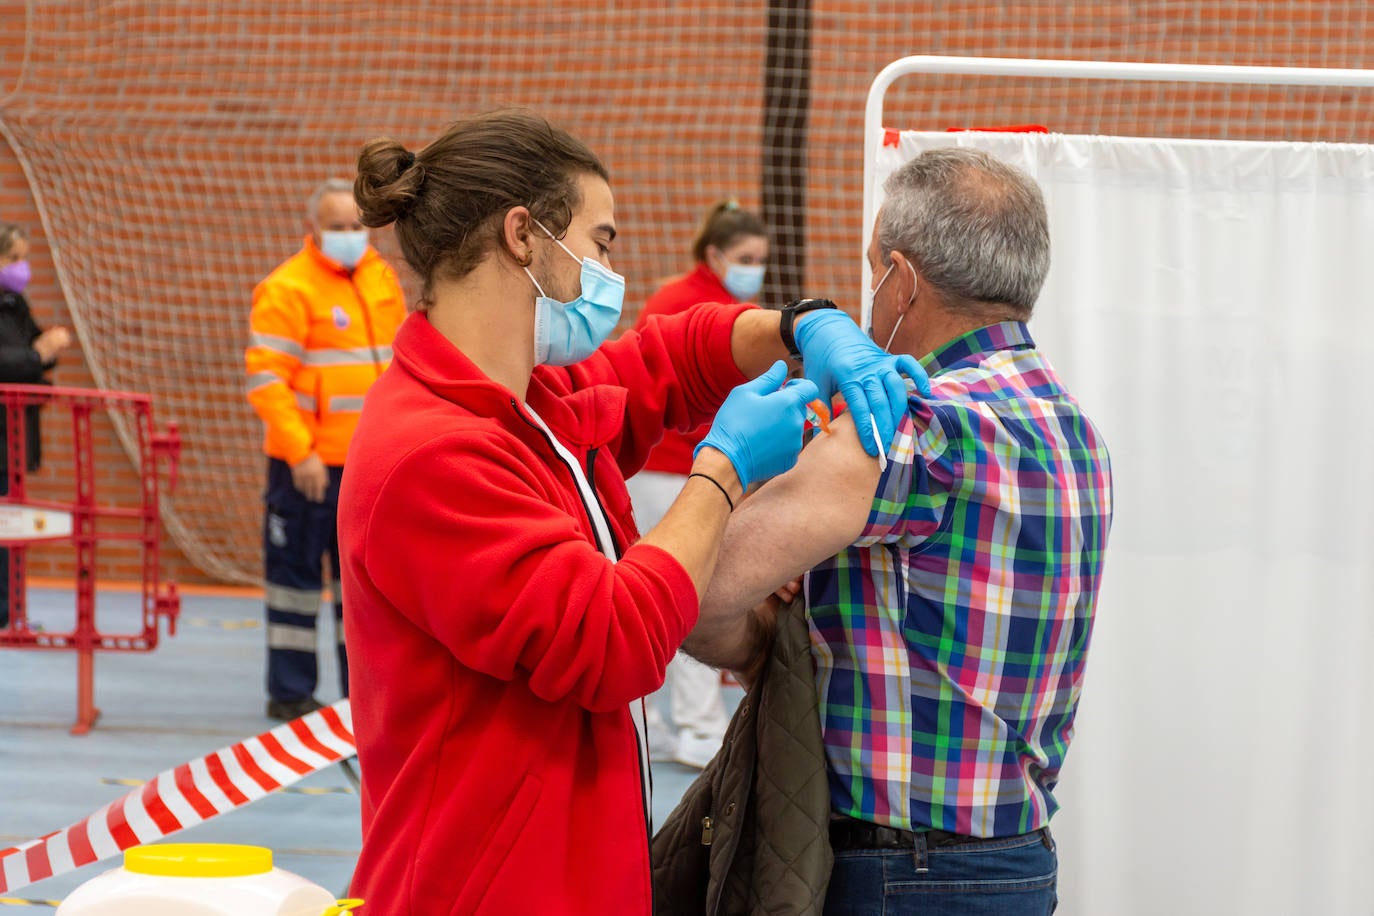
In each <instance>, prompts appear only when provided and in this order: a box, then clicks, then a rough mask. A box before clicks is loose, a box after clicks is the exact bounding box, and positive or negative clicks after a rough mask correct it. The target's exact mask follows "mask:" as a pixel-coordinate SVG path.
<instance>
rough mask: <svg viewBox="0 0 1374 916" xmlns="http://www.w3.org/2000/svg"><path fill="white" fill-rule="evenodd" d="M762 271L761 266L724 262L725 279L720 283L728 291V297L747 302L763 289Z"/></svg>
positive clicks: (762, 267)
mask: <svg viewBox="0 0 1374 916" xmlns="http://www.w3.org/2000/svg"><path fill="white" fill-rule="evenodd" d="M764 270H765V268H764V265H762V264H733V263H731V262H729V261H726V262H725V278H724V279H722V280H721V281H720V282H721V283H722V284H724V286H725V288H726V289H727V290H729V291H730V295H732V296H734V297H735V298H736V299H739V300H740V301H742V302H747V301H749V300H750V299H753V298H754V297H755V296H757V295H758V294H759V290H761V289H763V272H764Z"/></svg>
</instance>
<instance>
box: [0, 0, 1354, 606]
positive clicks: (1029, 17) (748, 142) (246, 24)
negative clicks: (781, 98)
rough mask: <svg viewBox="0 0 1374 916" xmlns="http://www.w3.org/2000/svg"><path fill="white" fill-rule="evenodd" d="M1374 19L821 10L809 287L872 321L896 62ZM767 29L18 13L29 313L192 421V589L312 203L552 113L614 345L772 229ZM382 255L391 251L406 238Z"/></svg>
mask: <svg viewBox="0 0 1374 916" xmlns="http://www.w3.org/2000/svg"><path fill="white" fill-rule="evenodd" d="M1369 6H1370V5H1369V4H1368V3H1367V2H1364V0H1339V2H1338V0H1302V2H1297V0H1288V2H1258V0H1226V2H1201V0H1143V2H1133V3H1119V2H1117V3H1112V2H1101V0H1098V2H1083V3H1073V4H1067V3H1062V2H1055V3H1006V2H1000V0H998V2H990V0H989V2H965V3H948V2H892V0H883V2H876V0H875V2H821V0H817V2H814V3H813V10H814V32H813V39H812V54H813V73H812V78H811V86H812V97H811V110H810V124H811V128H812V130H811V134H810V143H809V174H808V188H807V193H808V213H807V224H806V233H807V246H806V257H807V274H806V286H807V289H806V290H805V291H806V292H807V293H809V294H813V295H831V296H833V297H835V298H838V299H840V300H841V301H842V302H846V303H847V304H848V305H850V306H851V307H856V306H857V303H855V302H852V301H851V300H852V299H853V298H854V296H853V291H854V290H855V289H857V287H858V282H859V279H858V278H859V257H860V245H861V241H860V240H861V237H862V228H863V227H861V226H860V225H859V222H860V213H861V204H860V192H861V187H862V157H861V152H862V137H861V136H860V132H861V126H862V119H863V107H864V100H865V97H866V93H867V89H868V86H869V84H870V82H871V81H872V79H873V77H874V75H875V74H876V73H877V72H878V71H879V70H880V69H881V68H882V67H883V66H884V65H886V64H887V63H889V62H891V61H892V60H894V59H896V58H898V57H901V56H903V55H906V54H917V53H933V54H960V55H977V56H1002V57H1063V58H1079V59H1096V60H1138V61H1157V62H1175V63H1209V64H1261V65H1291V66H1327V67H1362V66H1368V65H1370V50H1369V49H1370V48H1371V47H1374V15H1372V14H1371V13H1370V12H1369ZM402 9H404V12H398V10H402ZM26 17H27V18H26ZM764 22H765V4H763V3H762V2H759V0H753V2H733V0H732V2H725V0H717V2H708V3H696V4H655V5H650V4H638V5H625V4H620V5H615V6H613V7H608V5H606V4H602V3H593V2H586V0H581V2H579V0H559V2H556V3H555V2H546V3H534V4H525V5H523V6H521V7H519V8H518V11H517V10H516V8H514V7H511V6H509V5H508V4H497V3H493V2H485V0H472V2H465V3H461V4H439V5H415V6H405V7H399V6H395V5H392V6H388V5H385V4H376V3H361V2H342V0H335V2H323V3H317V4H311V5H309V6H304V7H303V6H298V5H283V4H278V3H271V2H267V0H242V2H239V3H235V4H173V3H165V2H156V0H130V2H126V3H122V4H114V5H111V4H101V3H96V2H94V0H46V2H43V3H31V4H24V3H19V2H15V0H0V23H3V26H4V27H3V28H0V123H2V124H3V125H4V128H5V133H4V138H5V141H6V142H3V143H0V220H9V221H16V222H20V223H23V224H25V225H26V226H28V227H29V228H30V230H31V231H32V234H33V236H34V243H35V244H34V256H33V261H34V283H33V287H32V291H33V295H32V296H31V301H32V303H33V306H34V308H35V311H36V312H37V314H38V316H39V320H40V322H42V323H45V324H52V323H72V322H74V321H77V322H78V323H79V325H80V327H81V330H82V346H83V348H85V349H84V350H77V351H73V352H71V353H70V354H69V355H68V356H67V357H66V358H65V359H64V360H63V363H62V366H61V368H60V372H59V375H58V380H59V382H60V383H62V384H73V385H86V384H91V383H92V382H93V374H94V373H95V370H96V369H98V371H99V374H100V375H101V378H102V380H103V381H104V382H105V383H106V384H107V385H109V386H111V387H125V388H130V389H134V390H142V391H148V392H151V393H152V394H154V396H155V397H156V398H157V405H158V413H159V416H161V417H162V418H163V419H169V418H174V419H176V420H177V421H178V423H179V424H180V427H181V430H182V433H183V436H184V437H185V438H186V441H187V446H186V453H185V461H184V470H183V486H182V488H181V490H180V492H179V494H178V497H177V500H176V502H175V516H174V518H175V520H176V521H177V522H178V524H180V525H181V526H182V529H183V530H182V531H181V532H180V536H179V540H180V541H181V543H182V545H183V546H184V548H185V550H184V552H183V551H182V550H177V549H169V551H168V563H169V565H170V567H171V569H172V572H173V573H174V574H175V575H176V576H177V577H179V578H180V579H182V580H183V581H198V580H204V579H230V580H237V581H246V580H249V579H252V578H253V577H255V576H256V572H257V566H258V561H257V554H258V547H257V542H258V512H259V503H258V493H259V490H260V488H261V476H262V458H261V456H260V454H259V453H258V451H257V445H258V439H259V430H258V426H257V421H256V418H254V417H253V416H252V414H251V412H250V411H249V410H248V408H247V406H246V404H245V403H244V401H243V396H242V369H241V352H242V347H243V343H244V338H245V335H246V329H247V325H246V321H247V302H248V295H249V291H250V290H251V288H252V285H253V284H254V283H255V282H256V281H257V280H258V279H259V278H260V277H261V276H263V275H264V274H265V273H266V272H267V271H268V270H270V269H271V268H272V266H274V265H275V264H276V263H278V262H279V261H280V260H281V259H283V258H284V257H286V256H287V255H289V254H290V253H291V252H292V251H293V250H294V248H295V247H296V245H297V244H298V241H299V236H300V233H301V209H302V203H303V199H304V197H305V196H306V194H308V192H309V190H310V189H311V187H312V186H313V185H314V184H315V183H316V182H317V181H318V180H319V179H320V178H322V177H325V176H327V175H330V174H342V175H347V174H349V172H350V171H351V163H352V161H353V157H354V156H355V155H356V151H357V149H358V148H359V146H360V145H361V144H362V142H364V141H365V140H366V139H368V138H370V137H372V136H375V135H378V134H382V133H389V134H392V135H394V136H397V137H400V138H401V139H403V140H405V141H406V142H408V143H411V144H421V143H423V142H424V141H425V140H426V139H428V138H431V137H433V136H434V135H435V134H436V133H438V132H439V131H440V130H442V128H443V126H444V124H445V123H447V122H448V121H449V120H451V119H453V118H454V117H458V116H461V115H463V114H467V113H472V112H475V111H480V110H484V109H487V108H491V107H494V106H496V105H500V104H521V105H525V106H527V107H531V108H534V109H536V110H539V111H541V112H543V113H546V114H548V115H550V116H551V117H553V118H554V119H555V120H557V121H559V122H561V123H563V124H564V125H566V126H568V127H569V128H571V129H572V130H573V131H574V132H575V133H577V134H579V135H580V136H582V137H584V138H585V139H587V140H588V142H589V143H591V145H592V146H593V148H594V149H596V150H597V151H598V152H600V153H601V154H602V155H603V157H604V158H605V159H606V161H607V164H608V165H609V167H610V168H611V171H612V175H613V184H614V187H615V191H616V195H617V216H618V219H619V222H620V223H621V226H622V229H623V234H622V236H621V239H620V240H618V241H617V243H616V249H617V250H616V252H615V261H616V266H617V268H618V269H620V270H622V271H623V272H625V273H626V274H627V276H628V278H629V300H628V302H629V308H628V309H627V315H626V323H628V322H629V321H631V320H633V317H634V314H635V312H636V311H637V309H636V308H635V304H636V303H638V302H642V301H643V299H644V297H645V296H647V295H648V294H649V293H650V292H651V291H652V289H653V287H654V285H655V284H656V282H657V281H658V280H660V279H661V278H663V277H665V276H667V275H670V274H672V273H675V272H679V271H681V270H683V269H685V268H686V267H687V266H688V264H687V259H688V254H687V247H688V243H689V240H690V238H691V235H692V232H693V230H694V228H695V226H696V222H697V220H698V218H699V216H700V214H701V212H702V211H703V210H704V209H705V208H706V207H707V206H708V205H709V204H710V203H712V202H713V201H714V200H716V199H718V198H720V197H723V196H727V195H734V196H737V197H739V198H740V199H741V201H742V202H743V203H744V204H745V205H746V206H749V207H757V205H758V204H759V201H760V199H761V193H760V190H759V187H758V183H759V180H760V174H761V168H760V160H761V157H762V155H763V151H762V150H761V149H760V143H761V137H762V135H763V131H762V128H761V120H762V118H763V98H762V87H763V75H762V72H761V68H762V67H763V62H764V40H765V35H764V31H763V29H764ZM20 23H22V24H24V27H23V28H15V27H13V26H14V25H15V24H20ZM26 61H27V62H26ZM1371 98H1374V93H1370V92H1368V91H1353V90H1309V89H1304V90H1270V89H1265V88H1253V87H1236V88H1226V87H1204V86H1181V87H1175V86H1159V85H1131V84H1117V83H1103V82H1076V81H1066V80H1047V81H1025V80H1005V79H986V78H981V79H973V78H953V77H940V78H919V79H917V78H907V79H904V80H903V81H901V82H900V83H899V84H898V85H897V86H896V87H894V90H893V92H892V93H891V95H890V96H889V103H888V106H887V114H888V117H887V120H888V122H889V124H891V125H893V126H901V127H917V126H924V127H934V128H943V127H946V126H953V125H968V124H983V125H986V124H1002V123H1021V122H1039V123H1043V124H1045V125H1047V126H1049V127H1050V128H1051V129H1054V130H1059V131H1065V132H1093V133H1119V134H1134V135H1161V136H1198V137H1227V138H1232V139H1326V140H1350V141H1358V142H1370V141H1371V140H1374V128H1371V126H1370V124H1371V120H1372V119H1371V117H1370V111H1371V106H1370V102H1371ZM21 161H22V162H23V163H26V164H27V166H28V169H29V174H28V175H26V174H25V173H24V171H23V169H22V168H21V165H20V163H21ZM39 202H41V204H42V207H41V209H42V212H43V215H44V216H45V217H46V225H45V224H44V221H43V220H42V219H40V207H39ZM49 233H51V234H52V237H51V238H50V237H49ZM379 245H380V247H381V248H382V249H383V251H384V253H388V254H390V255H393V256H394V255H395V253H396V252H395V249H394V245H393V244H392V243H391V241H390V239H389V237H387V236H385V235H384V236H383V237H382V238H381V239H380V241H379ZM54 251H56V252H57V261H58V262H60V264H61V265H62V268H63V270H62V273H61V276H60V277H59V274H58V272H57V271H56V270H55V268H54V257H53V255H54ZM59 281H60V282H59ZM412 290H413V284H412ZM797 292H801V291H797ZM78 320H79V321H78ZM86 357H89V360H88V359H86ZM54 419H55V418H54V417H52V416H49V417H48V418H47V425H46V427H45V440H46V447H47V449H48V452H49V455H50V456H51V460H50V461H49V463H48V466H47V467H45V469H44V471H43V472H42V474H41V475H40V478H39V480H38V481H37V484H38V486H39V487H47V488H50V489H54V490H57V489H60V487H61V485H62V483H63V481H64V478H63V473H64V471H63V469H64V460H66V459H64V456H65V455H67V446H66V444H65V443H66V435H65V430H63V429H62V428H60V426H59V424H58V423H56V422H54ZM97 433H98V436H99V441H100V449H99V456H100V463H101V466H102V469H103V471H102V473H103V475H104V476H105V478H106V479H104V480H102V487H103V490H102V492H103V493H106V494H108V496H109V498H110V499H116V498H118V499H120V500H124V499H132V498H133V497H134V496H135V494H136V491H135V490H134V487H135V486H136V480H135V478H134V475H133V470H132V465H131V463H130V461H129V460H128V457H127V456H126V455H125V454H124V452H123V450H122V448H121V447H120V446H119V445H118V443H117V441H116V440H115V437H114V436H113V429H112V427H111V426H110V424H109V422H108V421H104V420H102V422H101V424H100V428H99V429H98V430H97ZM188 556H189V557H190V559H189V560H188V559H187V557H188ZM135 559H136V558H134V557H133V556H132V555H131V553H130V552H129V551H123V552H115V551H111V552H109V553H108V554H107V556H106V559H105V560H104V562H103V564H102V570H101V572H102V575H105V576H127V575H130V574H132V573H134V572H135V570H134V567H133V565H132V563H133V562H134V560H135ZM69 560H70V557H69V555H66V554H64V553H63V552H62V551H60V550H54V549H52V548H45V549H44V550H43V551H35V552H34V554H33V555H32V557H31V568H32V571H33V572H35V573H39V574H56V573H59V572H62V571H64V570H65V569H66V566H67V564H69Z"/></svg>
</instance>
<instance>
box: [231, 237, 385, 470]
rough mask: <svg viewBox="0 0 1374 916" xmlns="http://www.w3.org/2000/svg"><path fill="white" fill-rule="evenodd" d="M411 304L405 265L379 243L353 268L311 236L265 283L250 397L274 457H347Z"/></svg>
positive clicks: (250, 363) (254, 322)
mask: <svg viewBox="0 0 1374 916" xmlns="http://www.w3.org/2000/svg"><path fill="white" fill-rule="evenodd" d="M405 314H406V308H405V295H404V293H402V291H401V285H400V282H399V281H398V280H397V279H396V272H395V271H393V270H392V269H391V266H390V265H389V264H387V263H386V261H384V260H382V257H381V255H379V254H377V252H376V250H375V249H374V248H372V247H370V246H369V247H368V249H367V252H366V253H365V254H364V255H363V259H362V260H361V261H359V262H358V266H357V267H356V268H355V269H354V270H353V272H352V274H351V275H350V273H349V272H348V271H346V270H344V269H343V268H342V267H341V266H339V265H338V264H337V263H335V262H334V261H332V260H330V259H329V258H327V257H325V255H324V254H323V253H322V252H321V251H320V249H319V248H318V247H317V246H316V245H315V243H314V241H313V240H312V239H310V238H309V237H308V236H307V237H306V239H305V245H304V247H302V248H301V250H300V251H299V252H298V253H296V254H295V255H293V256H292V257H291V258H289V259H288V260H287V261H286V262H285V263H283V264H282V265H281V266H280V267H278V268H277V269H276V270H274V271H272V273H271V274H269V275H268V276H267V278H266V279H264V280H263V281H262V282H261V283H259V284H258V285H257V287H256V288H255V289H254V290H253V311H252V315H251V318H250V325H251V328H252V339H251V341H250V343H249V346H248V349H247V350H246V351H245V354H244V355H245V362H246V364H247V369H248V401H249V403H250V404H252V405H253V409H254V410H256V411H257V413H258V416H259V417H261V418H262V421H263V423H264V424H265V425H266V427H267V437H266V441H265V443H264V445H263V450H264V451H265V452H266V453H267V454H268V455H269V456H270V457H273V458H280V459H282V460H283V461H285V462H286V463H287V464H291V465H295V464H298V463H299V462H300V461H302V460H303V459H305V458H306V457H307V456H309V454H310V453H311V452H312V451H313V452H315V453H316V454H318V455H319V456H320V459H321V460H322V461H324V463H325V464H327V465H342V464H343V462H344V456H345V455H346V454H347V452H348V443H349V440H351V439H352V438H353V430H354V428H355V427H356V426H357V425H358V415H359V412H360V411H361V410H362V406H363V396H364V395H366V394H367V389H368V388H369V387H371V385H372V383H373V382H374V381H376V380H377V377H378V376H380V375H381V374H382V370H384V369H385V368H386V367H387V366H388V365H389V364H390V363H391V342H392V340H393V339H394V338H395V336H396V329H397V328H399V327H400V326H401V322H402V320H403V319H404V318H405Z"/></svg>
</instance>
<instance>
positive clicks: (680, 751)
mask: <svg viewBox="0 0 1374 916" xmlns="http://www.w3.org/2000/svg"><path fill="white" fill-rule="evenodd" d="M722 740H723V738H720V737H711V738H707V737H703V736H701V735H697V734H693V733H692V732H688V731H684V732H680V733H679V734H678V736H677V752H676V753H674V754H673V761H674V762H676V763H680V764H682V765H683V766H687V767H694V768H696V769H698V770H704V769H706V764H708V763H710V762H711V758H712V757H714V756H716V752H717V751H719V750H720V743H721V741H722Z"/></svg>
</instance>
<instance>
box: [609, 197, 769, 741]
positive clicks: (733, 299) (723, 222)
mask: <svg viewBox="0 0 1374 916" xmlns="http://www.w3.org/2000/svg"><path fill="white" fill-rule="evenodd" d="M692 257H693V258H694V259H695V261H696V266H695V267H694V268H692V270H691V271H690V272H688V273H685V274H683V275H682V276H680V277H674V278H673V279H671V280H669V281H668V282H666V283H664V284H663V285H662V286H660V287H659V288H658V290H657V292H655V293H654V294H653V295H652V296H650V297H649V300H648V302H646V303H645V304H644V310H643V311H642V312H640V314H639V320H638V321H637V322H636V324H635V330H643V328H644V325H645V323H646V322H647V321H648V320H649V319H650V318H652V317H653V316H655V315H676V314H677V313H678V312H681V311H683V310H684V309H687V308H691V307H692V306H694V305H696V304H697V303H699V302H721V303H728V304H734V303H739V302H757V301H758V294H759V290H760V289H762V288H763V274H764V270H765V265H766V264H767V263H768V231H767V229H765V228H764V225H763V220H761V219H759V218H758V217H757V216H755V215H754V214H753V213H750V212H749V211H748V210H744V209H742V208H741V207H740V205H739V204H738V203H737V202H736V201H734V200H722V201H720V202H719V203H717V204H716V205H715V206H713V207H712V208H711V209H710V210H709V211H707V213H706V216H705V218H704V219H703V220H702V222H701V226H700V228H698V230H697V235H696V238H695V239H694V240H693V241H692ZM708 428H709V427H708V426H705V425H703V426H700V427H698V428H696V429H695V430H693V431H691V432H689V433H681V432H678V431H677V430H674V429H669V430H668V431H667V432H665V433H664V434H663V441H661V442H660V443H659V444H658V445H657V446H655V447H654V450H653V451H652V452H650V453H649V460H648V461H646V462H645V463H644V470H642V471H640V472H639V473H638V474H636V475H635V476H634V477H633V478H631V479H630V481H629V487H630V496H631V497H633V498H634V505H635V522H636V523H637V524H638V525H639V527H640V528H641V529H643V530H648V529H649V528H652V527H653V526H654V525H656V524H658V520H659V519H661V518H662V517H663V514H664V513H665V512H667V511H668V507H669V506H671V505H672V504H673V500H674V499H676V498H677V494H678V493H679V492H680V491H681V490H682V485H683V483H684V481H685V480H686V477H687V475H688V474H689V473H690V472H691V469H692V452H693V450H694V449H695V448H696V446H697V443H698V442H700V441H701V440H702V438H703V437H704V436H705V435H706V430H707V429H708ZM668 697H669V711H670V712H671V714H672V719H673V727H674V728H675V729H676V730H677V731H676V734H674V733H673V732H671V731H669V730H668V728H667V725H666V724H665V723H664V721H663V716H662V714H661V713H660V712H659V710H658V706H657V705H656V704H653V703H650V704H649V706H648V721H649V754H650V758H651V759H653V760H675V761H677V762H678V763H681V764H683V765H684V766H690V767H697V768H701V767H704V766H706V764H707V763H709V762H710V761H711V758H712V757H714V756H715V754H716V751H718V750H719V749H720V743H721V740H722V739H724V737H725V728H726V726H727V725H729V724H730V720H729V718H728V717H727V716H726V715H725V703H724V701H723V700H722V698H721V691H720V675H719V674H718V673H717V672H716V671H715V669H714V668H708V667H707V666H706V665H703V664H702V663H701V662H699V661H697V660H696V659H694V658H692V657H691V656H688V655H685V654H679V655H678V656H676V657H675V658H674V659H673V662H672V664H670V665H669V666H668Z"/></svg>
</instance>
